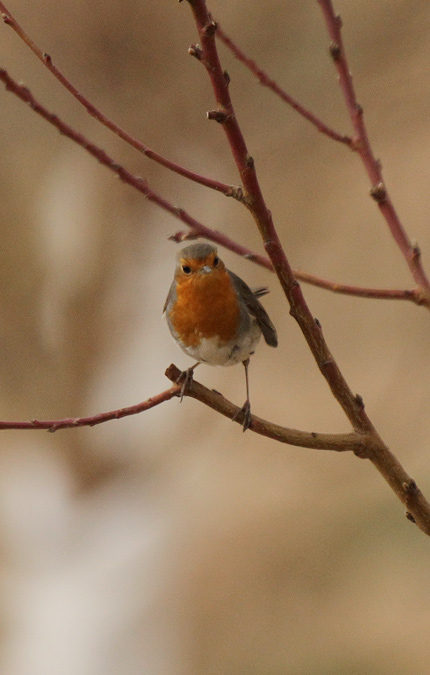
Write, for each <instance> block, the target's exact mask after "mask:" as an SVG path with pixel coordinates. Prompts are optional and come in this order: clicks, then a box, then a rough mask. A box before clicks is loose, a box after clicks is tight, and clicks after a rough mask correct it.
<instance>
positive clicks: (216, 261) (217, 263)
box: [214, 255, 219, 267]
mask: <svg viewBox="0 0 430 675" xmlns="http://www.w3.org/2000/svg"><path fill="white" fill-rule="evenodd" d="M218 265H219V258H218V256H217V255H216V256H215V258H214V267H218Z"/></svg>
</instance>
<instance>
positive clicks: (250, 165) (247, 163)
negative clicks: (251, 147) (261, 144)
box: [246, 155, 255, 169]
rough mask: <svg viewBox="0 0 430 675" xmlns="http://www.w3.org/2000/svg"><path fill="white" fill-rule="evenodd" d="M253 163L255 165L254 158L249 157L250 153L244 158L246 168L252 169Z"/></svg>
mask: <svg viewBox="0 0 430 675" xmlns="http://www.w3.org/2000/svg"><path fill="white" fill-rule="evenodd" d="M254 165H255V162H254V158H253V157H251V155H248V157H247V158H246V166H247V167H248V169H253V168H254Z"/></svg>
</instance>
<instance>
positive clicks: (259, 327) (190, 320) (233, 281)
mask: <svg viewBox="0 0 430 675" xmlns="http://www.w3.org/2000/svg"><path fill="white" fill-rule="evenodd" d="M266 293H268V291H267V289H265V288H260V289H258V290H255V291H252V290H251V289H250V288H249V287H248V286H247V284H246V283H245V282H244V281H242V279H240V278H239V277H238V276H237V275H236V274H234V272H230V270H228V269H227V268H226V267H225V265H224V263H223V262H222V260H221V259H220V258H219V256H218V252H217V249H216V247H215V246H212V245H210V244H193V245H191V246H187V247H186V248H183V249H182V250H181V251H179V253H178V255H177V263H176V270H175V278H174V280H173V283H172V285H171V287H170V290H169V293H168V296H167V299H166V302H165V304H164V309H163V312H166V318H167V323H168V326H169V329H170V332H171V334H172V335H173V337H174V339H175V340H176V342H177V343H178V345H179V346H180V347H181V349H182V350H183V351H184V352H185V353H186V354H188V355H189V356H192V357H193V358H194V359H196V361H197V363H195V364H194V365H193V366H191V368H189V369H188V370H187V374H186V377H185V380H184V384H183V387H182V392H181V396H183V395H184V392H185V389H186V386H187V384H188V382H189V380H190V378H192V375H193V370H194V368H195V367H196V366H198V365H199V364H200V363H207V364H209V365H211V366H233V365H235V364H236V363H243V365H244V367H245V379H246V401H245V403H244V404H243V406H242V408H241V410H240V411H239V413H240V412H243V430H244V431H246V429H248V427H249V425H250V423H251V404H250V400H249V380H248V365H249V357H250V356H251V354H253V353H254V350H255V348H256V346H257V344H258V342H259V340H260V337H261V334H263V336H264V339H265V340H266V342H267V344H268V345H270V346H271V347H277V345H278V337H277V335H276V329H275V327H274V325H273V323H272V322H271V320H270V319H269V316H268V314H267V312H266V310H265V309H264V307H263V306H262V304H261V303H260V301H259V300H258V298H259V297H261V296H262V295H265V294H266ZM239 413H238V414H239ZM236 417H237V415H236Z"/></svg>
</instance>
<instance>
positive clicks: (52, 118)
mask: <svg viewBox="0 0 430 675" xmlns="http://www.w3.org/2000/svg"><path fill="white" fill-rule="evenodd" d="M0 4H1V3H0ZM0 80H1V81H3V82H4V84H5V86H6V89H7V90H8V91H11V92H12V93H13V94H15V95H16V96H18V98H20V99H21V100H22V101H24V102H25V103H27V104H28V105H29V106H30V108H31V109H32V110H33V111H34V112H36V113H37V114H38V115H40V116H41V117H43V118H44V119H45V120H47V121H48V122H49V123H50V124H52V125H53V126H54V127H56V128H57V129H58V131H59V132H60V133H61V134H63V135H64V136H66V137H68V138H70V139H71V140H72V141H74V142H75V143H77V144H78V145H80V146H81V147H82V148H84V150H86V151H87V152H89V153H90V154H91V155H92V156H93V157H95V158H96V159H97V160H98V161H99V162H100V163H101V164H103V165H104V166H106V167H108V168H109V169H111V171H113V172H114V173H116V174H117V175H118V176H119V178H121V180H122V181H124V182H125V183H127V184H129V185H131V186H133V187H134V188H136V189H137V190H139V191H140V192H142V193H143V194H144V195H145V197H146V198H147V199H149V200H150V201H152V202H154V203H155V204H157V205H158V206H160V207H161V208H163V209H165V210H166V211H168V212H169V213H170V214H172V215H173V216H175V217H176V218H178V219H179V220H181V221H182V222H183V223H185V224H186V225H188V226H189V227H190V229H191V231H190V232H188V233H182V232H178V233H176V234H175V235H173V236H172V237H170V238H171V239H173V240H174V241H177V242H179V241H184V240H186V239H193V238H196V237H205V238H206V239H208V240H209V241H213V242H214V243H216V244H219V245H220V246H223V247H224V248H227V249H228V250H230V251H232V252H233V253H236V254H237V255H240V256H242V257H243V258H246V259H247V260H252V261H253V262H255V263H256V264H258V265H260V266H262V267H265V268H266V269H269V270H271V271H272V272H273V265H272V263H271V262H270V260H269V259H268V258H265V257H264V256H262V255H260V254H258V253H255V252H254V251H251V250H250V249H249V248H247V247H246V246H242V245H241V244H238V243H237V242H235V241H234V240H232V239H230V238H229V237H227V236H226V235H225V234H223V233H221V232H218V231H216V230H213V229H211V228H209V227H206V225H203V223H200V222H199V221H197V220H196V219H195V218H193V217H192V216H191V215H190V214H188V213H187V212H186V211H185V210H184V209H181V208H178V207H177V206H174V205H173V204H171V203H170V202H168V201H167V200H166V199H164V198H163V197H161V195H159V194H158V193H156V192H155V191H154V190H152V189H151V188H150V187H149V186H148V184H147V182H146V181H144V180H143V179H142V178H140V177H139V176H135V175H133V174H131V173H130V172H129V171H127V170H126V169H125V168H124V167H123V166H121V165H120V164H118V162H116V161H115V160H114V159H112V158H111V157H110V156H109V155H108V154H107V153H106V152H105V151H104V150H102V149H101V148H100V147H98V146H96V145H95V144H94V143H91V142H90V141H89V140H88V139H87V138H86V137H85V136H83V135H82V134H80V133H78V132H77V131H75V130H74V129H72V128H71V127H70V126H69V125H67V124H66V123H65V122H63V121H62V120H61V119H60V118H59V117H58V116H57V115H55V114H54V113H52V112H50V111H49V110H47V109H46V108H45V107H44V106H42V104H41V103H39V102H38V101H37V100H36V99H35V97H34V96H33V94H32V93H31V91H30V90H29V89H28V87H25V86H23V85H20V84H18V83H17V82H16V81H15V80H14V79H13V78H11V77H10V75H9V74H8V73H7V71H5V70H4V69H0ZM294 273H295V275H296V277H297V278H298V279H300V280H302V281H305V282H306V283H309V284H312V285H314V286H319V287H321V288H326V289H329V290H332V291H334V292H337V293H345V294H348V295H356V296H361V297H369V298H370V297H373V298H385V299H403V300H411V301H412V302H415V303H416V304H420V303H421V296H420V294H419V292H417V291H414V290H412V291H409V290H383V289H381V290H378V289H366V288H359V287H354V286H347V285H343V284H339V283H337V282H332V281H328V280H326V279H321V278H320V277H317V276H315V275H312V274H308V273H306V272H300V271H296V272H294Z"/></svg>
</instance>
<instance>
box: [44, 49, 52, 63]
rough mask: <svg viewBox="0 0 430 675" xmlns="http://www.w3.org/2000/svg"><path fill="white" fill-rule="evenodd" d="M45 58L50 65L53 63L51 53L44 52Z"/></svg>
mask: <svg viewBox="0 0 430 675" xmlns="http://www.w3.org/2000/svg"><path fill="white" fill-rule="evenodd" d="M43 60H44V61H45V63H47V64H48V65H49V66H50V65H51V64H52V58H51V56H50V54H47V53H46V52H43Z"/></svg>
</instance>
